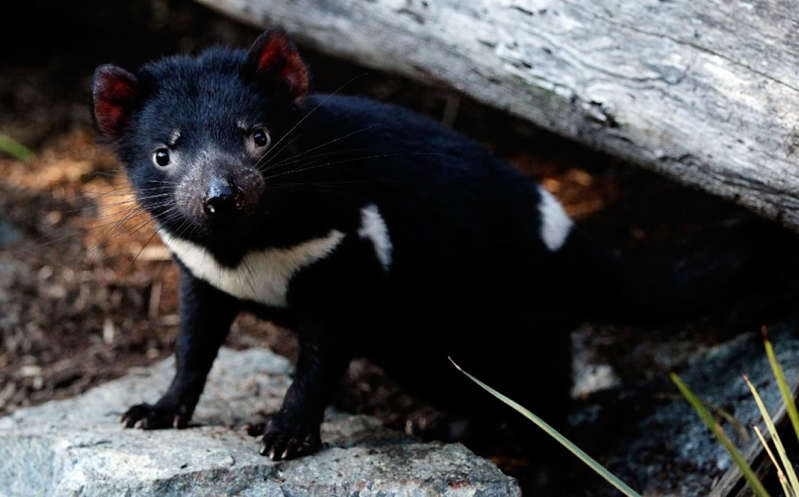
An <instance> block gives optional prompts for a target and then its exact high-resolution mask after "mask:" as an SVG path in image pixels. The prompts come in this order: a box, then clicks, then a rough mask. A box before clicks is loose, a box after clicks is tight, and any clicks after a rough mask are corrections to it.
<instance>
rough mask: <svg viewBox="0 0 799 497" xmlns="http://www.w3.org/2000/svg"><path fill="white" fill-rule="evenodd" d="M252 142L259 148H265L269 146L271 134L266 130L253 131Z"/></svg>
mask: <svg viewBox="0 0 799 497" xmlns="http://www.w3.org/2000/svg"><path fill="white" fill-rule="evenodd" d="M252 141H253V143H254V144H255V146H256V147H258V148H264V147H266V146H267V145H269V142H270V141H271V138H270V137H269V132H268V131H266V129H264V128H255V129H254V130H253V131H252Z"/></svg>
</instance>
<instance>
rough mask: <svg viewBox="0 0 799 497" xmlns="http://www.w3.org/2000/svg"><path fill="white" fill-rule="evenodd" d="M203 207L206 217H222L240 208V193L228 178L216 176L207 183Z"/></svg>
mask: <svg viewBox="0 0 799 497" xmlns="http://www.w3.org/2000/svg"><path fill="white" fill-rule="evenodd" d="M203 208H204V209H205V213H206V214H207V215H208V217H214V218H222V217H225V216H229V215H231V214H234V213H235V212H237V211H239V210H240V209H241V201H240V193H239V190H238V188H236V186H235V185H232V184H231V183H230V182H229V181H228V180H226V179H221V178H216V179H214V180H212V181H211V183H210V184H209V185H208V190H206V192H205V201H204V202H203Z"/></svg>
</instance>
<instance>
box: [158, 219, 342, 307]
mask: <svg viewBox="0 0 799 497" xmlns="http://www.w3.org/2000/svg"><path fill="white" fill-rule="evenodd" d="M159 234H160V235H161V239H162V240H163V241H164V243H166V245H167V246H168V247H169V248H170V249H171V250H172V251H173V252H174V253H175V254H176V255H177V256H178V257H179V258H180V260H181V261H182V262H183V264H185V265H186V267H188V268H189V270H190V271H191V274H193V275H194V276H195V277H196V278H200V279H202V280H205V281H207V282H208V283H210V284H211V285H213V286H215V287H216V288H218V289H220V290H222V291H224V292H226V293H229V294H230V295H233V296H234V297H238V298H240V299H246V300H252V301H254V302H259V303H261V304H265V305H269V306H274V307H285V306H286V293H287V292H288V287H289V281H291V278H292V276H294V273H295V272H297V270H298V269H300V268H302V267H305V266H308V265H309V264H311V263H313V262H315V261H318V260H320V259H323V258H324V257H326V256H328V255H330V253H331V252H333V250H334V249H335V248H336V246H337V245H338V244H339V243H340V242H341V240H342V239H343V238H344V233H342V232H340V231H337V230H332V231H331V232H330V233H329V234H328V235H327V236H326V237H323V238H314V239H312V240H308V241H307V242H303V243H301V244H299V245H295V246H293V247H290V248H285V249H282V248H280V249H279V248H271V249H265V250H259V251H253V252H248V253H247V254H246V255H245V256H244V258H243V259H242V260H241V262H240V263H239V265H238V266H236V267H234V268H230V267H226V266H222V265H221V264H219V262H217V260H216V259H215V258H214V256H213V255H211V253H210V252H208V250H206V249H205V248H203V247H201V246H199V245H197V244H194V243H192V242H190V241H187V240H183V239H181V238H176V237H173V236H172V235H170V234H169V233H167V232H165V231H159Z"/></svg>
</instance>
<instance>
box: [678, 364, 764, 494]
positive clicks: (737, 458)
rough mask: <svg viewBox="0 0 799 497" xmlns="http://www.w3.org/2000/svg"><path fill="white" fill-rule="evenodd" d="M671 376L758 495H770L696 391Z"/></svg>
mask: <svg viewBox="0 0 799 497" xmlns="http://www.w3.org/2000/svg"><path fill="white" fill-rule="evenodd" d="M669 376H670V377H671V381H673V382H674V384H675V385H677V388H679V389H680V392H682V394H683V396H684V397H685V399H686V400H687V401H688V402H689V403H690V404H691V405H692V406H693V408H694V410H695V411H696V413H697V414H699V417H700V418H701V419H702V421H703V422H704V423H705V425H706V426H707V427H708V429H710V431H711V432H713V434H714V435H715V436H716V438H717V439H718V440H719V442H721V445H723V446H724V448H725V449H727V452H728V453H729V454H730V457H732V460H733V462H734V463H735V465H736V466H738V468H740V470H741V473H743V475H744V478H746V481H747V482H748V483H749V486H750V487H751V488H752V490H753V491H754V492H755V494H756V495H758V496H759V497H770V496H769V493H768V492H767V491H766V489H765V488H764V487H763V483H761V481H760V479H759V478H758V477H757V475H756V474H755V473H754V471H752V468H751V467H750V466H749V463H747V462H746V459H744V457H743V456H742V455H741V453H740V452H739V451H738V449H736V448H735V446H734V445H733V444H732V441H731V440H730V439H729V438H728V437H727V434H726V433H724V430H722V429H721V426H720V425H719V424H718V423H717V422H716V420H715V419H713V416H711V415H710V413H709V412H707V409H705V407H704V406H703V405H702V402H700V401H699V399H698V398H697V397H696V395H694V393H693V392H692V391H691V390H690V389H689V388H688V386H687V385H686V384H685V383H683V381H682V380H681V379H680V377H679V376H677V375H676V374H674V373H671V374H670V375H669Z"/></svg>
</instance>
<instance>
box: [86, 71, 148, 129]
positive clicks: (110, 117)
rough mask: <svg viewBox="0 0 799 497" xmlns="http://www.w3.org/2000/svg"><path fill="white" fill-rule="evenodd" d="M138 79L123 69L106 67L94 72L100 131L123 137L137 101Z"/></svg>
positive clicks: (95, 114)
mask: <svg viewBox="0 0 799 497" xmlns="http://www.w3.org/2000/svg"><path fill="white" fill-rule="evenodd" d="M136 86H137V83H136V77H135V76H134V75H132V74H131V73H129V72H128V71H126V70H124V69H122V68H121V67H117V66H113V65H110V64H106V65H102V66H100V67H98V68H97V69H96V70H95V71H94V83H93V85H92V97H93V98H94V117H95V119H96V121H97V127H98V128H100V131H101V132H102V133H103V134H104V135H106V136H110V137H112V138H116V137H119V136H120V135H121V134H122V131H123V129H124V127H125V124H127V122H128V119H129V118H130V112H131V108H132V106H133V103H134V102H135V99H136Z"/></svg>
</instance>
